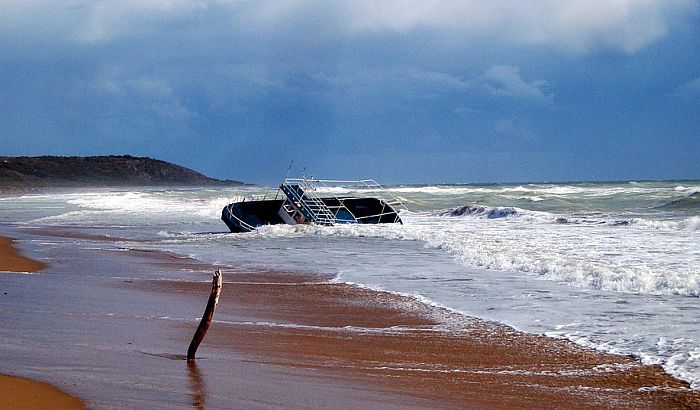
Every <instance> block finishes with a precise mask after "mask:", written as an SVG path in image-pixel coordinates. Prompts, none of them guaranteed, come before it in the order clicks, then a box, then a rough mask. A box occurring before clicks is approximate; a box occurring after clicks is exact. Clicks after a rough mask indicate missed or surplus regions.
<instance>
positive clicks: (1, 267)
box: [0, 236, 47, 273]
mask: <svg viewBox="0 0 700 410" xmlns="http://www.w3.org/2000/svg"><path fill="white" fill-rule="evenodd" d="M14 244H15V240H14V238H9V237H6V236H0V271H5V272H24V273H35V272H39V271H42V270H44V269H46V266H47V265H46V264H45V263H44V262H41V261H37V260H34V259H30V258H27V257H24V256H22V255H21V254H20V252H19V250H18V249H17V248H16V247H15V245H14Z"/></svg>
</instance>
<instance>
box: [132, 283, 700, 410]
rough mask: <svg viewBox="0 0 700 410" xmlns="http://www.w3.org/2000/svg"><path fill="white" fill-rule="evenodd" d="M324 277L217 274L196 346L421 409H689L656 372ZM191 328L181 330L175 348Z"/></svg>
mask: <svg viewBox="0 0 700 410" xmlns="http://www.w3.org/2000/svg"><path fill="white" fill-rule="evenodd" d="M331 279H332V277H330V276H325V275H319V274H299V273H285V272H257V273H248V274H246V273H229V274H225V276H224V286H223V292H222V295H221V299H220V302H219V308H218V311H217V315H219V317H221V316H224V317H226V318H227V319H226V320H219V321H216V320H217V316H216V315H215V317H214V319H215V322H214V323H213V324H212V326H211V328H210V331H209V334H208V335H207V338H206V339H205V342H204V343H205V344H206V345H207V346H209V347H213V348H217V349H227V350H230V351H235V352H237V353H243V354H247V355H249V356H251V357H252V359H251V360H252V361H254V362H259V363H264V364H271V363H272V364H278V365H283V366H289V367H293V368H306V369H313V370H315V371H318V372H321V373H320V374H319V377H323V378H330V379H334V380H339V381H341V382H343V383H349V384H351V385H358V386H364V388H368V387H369V386H371V387H372V388H375V389H383V390H385V391H387V392H391V393H392V394H399V395H405V396H407V397H413V398H415V399H416V400H420V401H421V402H423V403H428V407H487V408H505V407H509V408H510V407H519V408H522V407H532V408H572V407H573V408H590V407H615V408H700V392H698V391H692V390H690V389H689V388H688V385H687V383H684V382H680V381H678V380H676V379H674V378H672V377H670V376H669V375H667V374H666V373H664V371H663V369H662V368H661V367H660V366H644V365H642V364H640V363H639V362H637V361H636V360H634V359H633V358H631V357H623V356H616V355H610V354H604V353H601V352H597V351H594V350H590V349H586V348H582V347H579V346H576V345H574V344H572V343H570V342H567V341H561V340H555V339H551V338H547V337H543V336H537V335H528V334H523V333H519V332H516V331H513V330H512V329H510V328H507V327H505V326H501V325H498V324H495V323H491V322H485V321H481V320H478V319H473V318H468V317H464V316H462V315H458V314H455V313H452V312H449V311H446V310H444V309H440V308H435V307H432V306H428V305H426V304H423V303H420V302H419V301H417V300H415V299H413V298H411V297H404V296H399V295H395V294H391V293H385V292H377V291H373V290H368V289H364V288H359V287H355V286H350V285H347V284H342V283H333V282H332V281H331ZM139 286H144V284H140V285H139ZM146 287H147V288H148V289H150V290H151V291H159V292H168V293H177V294H180V295H188V296H189V297H192V298H197V299H201V300H202V301H205V300H206V295H207V294H208V292H209V289H210V285H209V284H205V283H186V282H167V281H166V282H163V281H159V282H157V283H156V282H152V283H150V284H148V285H146ZM230 318H234V320H229V319H230ZM194 326H195V325H194V324H192V325H190V324H188V325H183V326H182V328H183V329H182V330H183V331H182V338H183V339H182V342H183V343H184V342H185V341H186V340H187V337H188V336H190V335H191V334H192V332H193V330H194Z"/></svg>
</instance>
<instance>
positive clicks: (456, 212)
mask: <svg viewBox="0 0 700 410" xmlns="http://www.w3.org/2000/svg"><path fill="white" fill-rule="evenodd" d="M518 213H519V209H518V208H515V207H512V206H499V207H495V208H492V207H488V206H481V205H465V206H460V207H457V208H452V209H448V210H443V211H438V212H437V213H436V214H437V215H440V216H483V217H486V218H489V219H495V218H505V217H509V216H516V215H518Z"/></svg>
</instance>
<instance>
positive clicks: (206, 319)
mask: <svg viewBox="0 0 700 410" xmlns="http://www.w3.org/2000/svg"><path fill="white" fill-rule="evenodd" d="M222 282H223V279H222V277H221V271H220V270H218V269H217V270H216V271H215V272H214V278H213V281H212V284H211V294H210V295H209V301H207V308H206V309H204V315H203V316H202V321H201V322H199V326H198V327H197V331H196V332H194V337H193V338H192V342H191V343H190V347H189V349H187V360H188V361H189V360H194V355H195V353H197V348H198V347H199V344H200V343H202V340H204V335H205V334H206V333H207V330H208V329H209V324H210V323H211V319H212V318H213V317H214V309H216V304H217V303H219V295H221V286H222Z"/></svg>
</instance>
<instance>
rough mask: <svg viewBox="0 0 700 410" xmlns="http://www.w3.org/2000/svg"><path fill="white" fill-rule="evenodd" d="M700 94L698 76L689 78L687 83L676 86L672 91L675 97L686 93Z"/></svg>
mask: <svg viewBox="0 0 700 410" xmlns="http://www.w3.org/2000/svg"><path fill="white" fill-rule="evenodd" d="M696 94H697V95H700V77H698V78H696V79H694V80H690V81H688V82H687V83H685V84H683V85H681V86H680V87H678V88H676V91H675V92H674V93H673V95H675V96H676V97H682V96H686V95H696Z"/></svg>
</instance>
